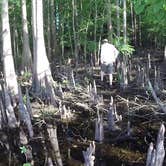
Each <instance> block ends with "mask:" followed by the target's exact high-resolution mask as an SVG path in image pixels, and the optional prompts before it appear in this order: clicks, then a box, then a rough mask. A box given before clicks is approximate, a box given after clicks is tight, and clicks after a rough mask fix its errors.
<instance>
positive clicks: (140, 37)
mask: <svg viewBox="0 0 166 166" xmlns="http://www.w3.org/2000/svg"><path fill="white" fill-rule="evenodd" d="M138 26H139V46H142V30H141V16H139V25H138Z"/></svg>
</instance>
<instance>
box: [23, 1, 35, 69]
mask: <svg viewBox="0 0 166 166" xmlns="http://www.w3.org/2000/svg"><path fill="white" fill-rule="evenodd" d="M21 7H22V24H23V26H22V28H23V59H22V69H23V70H26V71H32V56H31V50H30V46H29V33H28V24H27V10H26V0H21Z"/></svg>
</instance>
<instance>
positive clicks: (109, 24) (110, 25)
mask: <svg viewBox="0 0 166 166" xmlns="http://www.w3.org/2000/svg"><path fill="white" fill-rule="evenodd" d="M106 5H107V16H108V39H109V40H110V41H111V40H112V29H113V28H112V16H111V15H112V9H111V6H112V5H111V0H108V1H107V4H106Z"/></svg>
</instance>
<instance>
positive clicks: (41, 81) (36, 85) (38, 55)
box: [32, 0, 57, 105]
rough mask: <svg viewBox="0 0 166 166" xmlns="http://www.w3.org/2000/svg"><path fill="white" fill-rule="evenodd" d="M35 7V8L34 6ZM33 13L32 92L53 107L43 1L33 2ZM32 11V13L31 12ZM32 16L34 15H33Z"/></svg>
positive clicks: (54, 103)
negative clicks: (45, 39) (44, 29)
mask: <svg viewBox="0 0 166 166" xmlns="http://www.w3.org/2000/svg"><path fill="white" fill-rule="evenodd" d="M34 5H35V6H34ZM32 7H33V8H34V7H35V8H34V9H36V11H35V10H34V9H33V10H34V13H36V19H33V21H34V20H35V21H36V22H33V24H34V25H36V27H34V28H36V29H35V30H33V32H35V33H36V38H35V36H34V39H35V40H34V42H35V43H33V44H34V47H35V48H36V50H34V51H35V55H34V66H33V90H34V91H35V92H36V93H38V94H39V95H40V96H41V97H44V98H47V99H46V100H49V101H47V102H51V104H53V105H57V101H56V99H55V94H54V90H53V79H52V75H51V70H50V66H49V61H48V58H47V55H46V48H45V42H44V33H43V0H33V6H32ZM33 10H32V11H33ZM33 16H34V15H33Z"/></svg>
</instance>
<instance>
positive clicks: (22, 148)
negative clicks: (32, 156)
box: [20, 146, 27, 154]
mask: <svg viewBox="0 0 166 166" xmlns="http://www.w3.org/2000/svg"><path fill="white" fill-rule="evenodd" d="M20 150H21V153H22V154H25V153H26V152H27V148H26V147H25V146H21V147H20Z"/></svg>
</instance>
